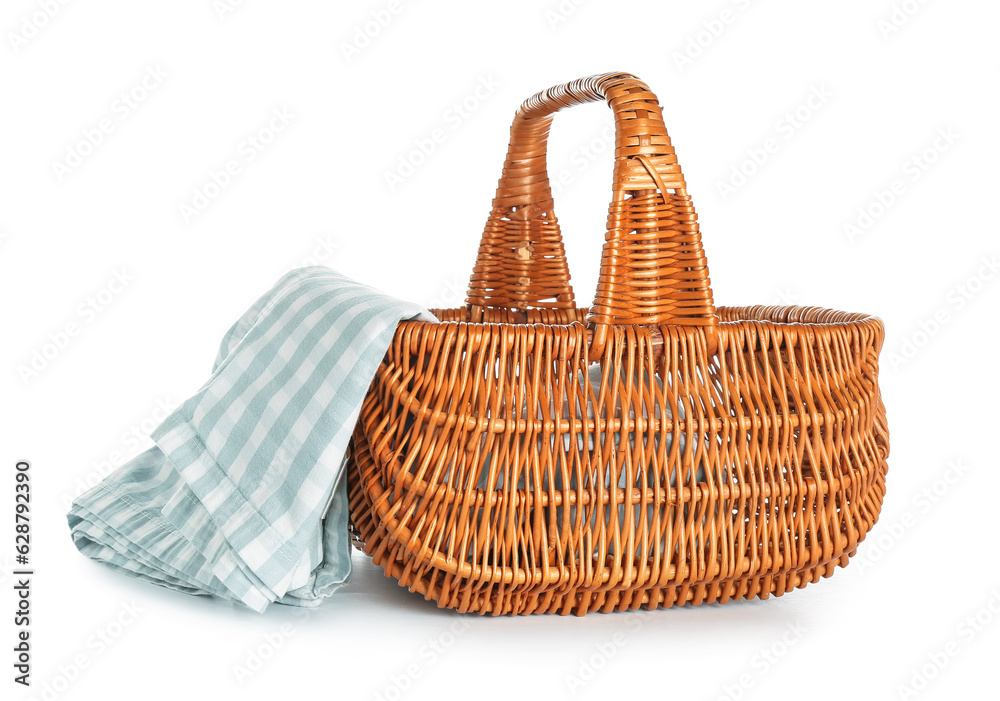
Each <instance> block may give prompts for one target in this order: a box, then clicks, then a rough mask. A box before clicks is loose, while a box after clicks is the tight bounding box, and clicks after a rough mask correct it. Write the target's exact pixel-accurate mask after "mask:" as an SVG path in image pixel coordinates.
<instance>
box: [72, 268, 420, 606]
mask: <svg viewBox="0 0 1000 701" xmlns="http://www.w3.org/2000/svg"><path fill="white" fill-rule="evenodd" d="M410 318H420V319H424V320H428V321H433V320H434V317H433V316H431V314H430V313H429V312H427V311H426V310H424V309H422V308H420V307H418V306H417V305H414V304H410V303H408V302H403V301H400V300H398V299H394V298H392V297H389V296H387V295H385V294H383V293H381V292H379V291H378V290H375V289H373V288H370V287H367V286H364V285H360V284H358V283H356V282H354V281H352V280H350V279H348V278H346V277H344V276H342V275H340V274H338V273H336V272H334V271H332V270H330V269H329V268H324V267H310V268H302V269H299V270H295V271H292V272H291V273H288V274H287V275H285V276H284V277H283V278H282V279H281V280H279V281H278V283H277V284H276V285H275V286H274V288H273V289H272V290H271V291H270V292H268V293H267V294H266V295H264V296H263V297H261V298H260V299H259V300H258V301H257V302H256V303H255V304H254V305H253V306H252V307H251V308H250V309H249V310H248V311H247V312H246V314H244V315H243V317H242V318H240V320H239V321H237V322H236V323H235V324H234V325H233V327H232V328H231V329H230V330H229V332H228V333H227V334H226V336H225V338H224V339H223V341H222V346H221V348H220V349H219V355H218V358H217V359H216V361H215V367H214V368H213V371H212V376H211V378H209V380H208V382H206V383H205V384H204V385H203V386H202V387H201V389H200V390H198V392H197V393H196V394H195V395H194V396H193V397H191V398H190V399H188V400H187V401H186V402H184V403H183V404H182V405H181V406H180V407H179V408H178V409H177V410H176V411H175V412H174V413H173V414H171V415H170V416H169V417H167V419H166V420H165V421H164V422H163V423H162V424H161V425H160V426H159V427H158V428H157V429H156V430H155V431H154V432H153V434H152V437H153V440H154V442H155V443H156V445H155V447H153V448H150V449H149V450H147V451H145V452H144V453H142V454H141V455H139V456H137V457H136V458H134V459H133V460H131V461H130V462H128V463H126V464H125V465H123V466H122V467H120V468H119V469H118V470H116V471H115V472H113V473H112V474H111V475H109V476H108V477H107V478H106V479H105V480H104V481H103V482H102V483H101V484H99V485H97V486H96V487H95V488H94V489H92V490H90V491H89V492H87V493H86V494H84V495H82V496H80V497H79V498H78V499H77V500H76V501H75V502H74V503H73V505H72V508H71V509H70V512H69V514H68V519H69V525H70V530H71V532H72V536H73V541H74V543H75V544H76V546H77V548H79V550H80V552H82V553H83V554H84V555H86V556H88V557H90V558H93V559H95V560H98V561H101V562H104V563H106V564H108V565H109V566H111V567H112V568H115V569H117V570H119V571H121V572H124V573H126V574H129V575H132V576H134V577H137V578H139V579H143V580H147V581H150V582H154V583H156V584H159V585H162V586H165V587H169V588H171V589H177V590H179V591H183V592H187V593H190V594H201V595H214V596H218V597H222V598H225V599H229V600H232V601H236V602H241V603H243V604H245V605H246V606H249V607H250V608H252V609H254V610H255V611H261V612H262V611H264V610H265V609H266V608H267V606H268V605H269V604H270V603H271V602H274V601H277V602H279V603H283V604H292V605H296V606H315V605H317V604H319V603H320V602H321V601H322V600H323V599H324V598H325V597H327V596H329V595H330V594H331V593H332V592H333V591H334V590H335V589H336V588H337V587H339V586H340V585H341V584H343V583H344V582H345V581H346V580H347V577H348V576H349V574H350V571H351V551H350V542H349V539H348V529H347V518H348V513H347V486H346V479H344V477H343V472H344V465H345V454H346V449H347V444H348V441H349V440H350V437H351V432H352V430H353V428H354V424H355V422H356V421H357V418H358V413H359V411H360V409H361V403H362V400H363V399H364V396H365V393H366V391H367V389H368V385H369V384H370V383H371V380H372V377H374V375H375V370H376V369H377V368H378V365H379V363H380V362H381V360H382V357H383V356H384V355H385V352H386V350H387V349H388V347H389V344H390V342H391V341H392V337H393V334H394V333H395V330H396V326H397V324H398V323H399V321H400V320H402V319H410Z"/></svg>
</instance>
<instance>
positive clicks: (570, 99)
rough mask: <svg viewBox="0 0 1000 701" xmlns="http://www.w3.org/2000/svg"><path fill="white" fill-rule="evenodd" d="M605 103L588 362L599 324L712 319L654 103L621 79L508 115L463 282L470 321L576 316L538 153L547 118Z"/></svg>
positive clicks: (578, 88) (569, 87) (539, 100)
mask: <svg viewBox="0 0 1000 701" xmlns="http://www.w3.org/2000/svg"><path fill="white" fill-rule="evenodd" d="M598 100H606V101H607V103H608V105H609V106H610V107H611V109H612V110H613V111H614V117H615V163H614V172H613V180H612V199H611V204H610V207H609V209H608V223H607V234H606V239H605V243H604V248H603V253H602V258H601V270H600V276H599V278H598V283H597V292H596V295H595V298H594V304H593V306H592V307H591V308H590V311H589V314H588V316H587V321H588V325H589V326H590V327H591V328H592V330H593V333H592V341H591V349H590V350H591V352H590V356H591V358H592V359H595V358H596V357H599V355H600V353H601V352H602V351H603V348H604V345H605V343H606V341H607V338H608V326H609V325H618V324H630V325H651V324H671V325H681V326H695V327H703V328H704V330H705V331H706V334H707V335H708V336H710V337H711V340H710V344H709V345H710V346H712V345H714V343H712V341H713V340H714V338H715V333H714V332H715V329H716V327H717V325H718V317H717V316H716V314H715V306H714V303H713V300H712V289H711V282H710V280H709V276H708V263H707V261H706V259H705V254H704V251H703V249H702V244H701V233H700V232H699V230H698V221H697V215H696V214H695V211H694V207H693V205H692V204H691V198H690V196H689V195H688V194H687V190H686V185H685V183H684V176H683V174H682V173H681V169H680V166H679V165H678V164H677V157H676V155H675V154H674V148H673V146H672V144H671V143H670V137H669V136H668V135H667V130H666V127H665V126H664V124H663V116H662V113H661V111H660V106H659V102H658V101H657V99H656V96H655V95H654V94H653V93H652V92H651V91H650V90H649V88H648V87H647V86H646V84H645V83H643V82H642V81H640V80H639V79H637V78H636V77H635V76H633V75H630V74H628V73H605V74H603V75H595V76H590V77H588V78H580V79H579V80H575V81H573V82H571V83H564V84H562V85H557V86H555V87H553V88H550V89H548V90H546V91H544V92H540V93H537V94H535V95H533V96H532V97H530V98H528V99H527V100H525V102H524V103H523V104H522V105H521V107H520V109H518V111H517V114H516V115H515V116H514V122H513V124H512V125H511V129H510V146H509V148H508V150H507V160H506V162H505V163H504V168H503V175H502V176H501V178H500V182H499V185H498V186H497V192H496V197H495V198H494V199H493V209H492V211H491V212H490V216H489V219H488V220H487V222H486V227H485V229H484V231H483V237H482V241H481V243H480V246H479V255H478V258H477V260H476V265H475V267H474V268H473V272H472V277H471V278H470V280H469V292H468V297H467V299H466V302H467V304H468V308H469V312H470V318H471V319H472V320H473V321H481V320H483V319H484V318H485V317H488V316H489V315H488V314H487V313H486V310H487V309H498V310H521V311H524V310H527V309H547V310H552V311H551V312H550V314H551V318H552V319H553V320H565V319H566V318H568V312H566V311H564V312H561V313H560V312H559V310H572V309H574V308H575V300H574V296H573V289H572V287H571V285H570V278H569V269H568V267H567V264H566V255H565V251H564V249H563V242H562V235H561V233H560V231H559V224H558V221H557V220H556V217H555V214H554V212H553V201H552V190H551V188H550V187H549V180H548V173H547V168H546V145H547V140H548V135H549V128H550V127H551V125H552V119H553V115H554V114H555V112H557V111H559V110H560V109H562V108H563V107H568V106H572V105H579V104H584V103H587V102H595V101H598Z"/></svg>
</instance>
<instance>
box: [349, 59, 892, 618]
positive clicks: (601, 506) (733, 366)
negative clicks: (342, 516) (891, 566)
mask: <svg viewBox="0 0 1000 701" xmlns="http://www.w3.org/2000/svg"><path fill="white" fill-rule="evenodd" d="M600 98H606V99H607V100H608V103H609V104H610V105H611V106H612V108H613V109H614V110H615V115H616V123H617V126H618V131H619V133H618V139H617V142H618V149H619V150H618V158H617V159H616V166H615V187H614V192H615V195H614V201H613V202H612V205H611V214H610V215H609V225H608V239H607V242H606V244H605V247H604V254H603V263H602V276H601V279H602V282H601V287H600V289H599V290H598V294H597V303H596V304H595V306H594V308H592V309H587V308H581V307H576V306H574V302H573V293H572V290H571V288H570V286H569V276H568V272H567V271H566V265H565V257H564V256H563V248H562V241H561V239H560V236H559V230H558V225H557V224H556V222H555V217H554V215H553V214H552V202H551V194H550V193H548V185H547V181H546V180H545V172H544V157H545V152H544V143H545V137H546V135H547V133H548V128H549V124H550V122H551V113H552V112H553V111H554V110H555V109H558V108H560V107H562V106H565V105H569V104H576V103H579V102H584V101H589V100H594V99H600ZM659 114H660V113H659V108H658V107H657V106H656V101H655V97H653V96H652V94H651V93H649V91H648V89H646V88H645V86H644V85H642V84H641V83H639V81H637V80H636V79H634V78H632V77H631V76H627V75H625V74H609V75H606V76H598V77H595V78H589V79H585V80H582V81H577V82H575V83H571V84H568V85H566V86H562V87H560V88H555V89H553V90H550V91H547V92H545V93H540V94H539V95H536V96H535V97H533V98H531V99H529V100H528V101H527V102H525V104H524V105H523V106H522V107H521V110H520V111H519V112H518V115H517V117H516V118H515V121H514V126H513V128H512V130H511V133H512V138H511V148H510V154H509V155H508V161H507V165H506V166H505V169H504V175H503V178H502V179H501V181H500V186H499V188H498V192H497V197H496V199H495V200H494V206H493V211H492V213H491V215H490V218H489V222H488V223H487V226H486V231H485V233H484V235H483V242H482V246H481V247H480V253H479V260H478V262H477V264H476V268H475V272H474V273H473V277H472V280H471V282H470V292H469V300H468V301H469V306H468V307H467V308H463V309H451V310H435V313H436V314H437V315H438V317H439V319H441V323H437V324H434V323H424V322H405V323H403V324H401V325H400V328H399V330H398V331H397V333H396V337H395V339H394V342H393V345H392V347H391V348H390V350H389V352H388V354H387V355H386V358H385V360H384V361H383V363H382V365H381V367H380V368H379V370H378V373H377V375H376V378H375V381H374V382H373V384H372V388H371V390H370V392H369V394H368V397H367V399H366V401H365V404H364V406H363V408H362V411H361V417H360V420H359V422H358V425H357V428H356V429H355V435H354V443H353V448H352V464H351V467H350V470H349V473H348V474H349V490H350V500H351V513H352V524H353V528H354V533H355V536H356V538H357V540H358V542H359V544H361V545H362V546H363V547H364V549H365V551H366V552H368V553H369V554H371V555H372V557H373V559H374V560H375V562H376V563H378V564H379V565H381V566H382V567H383V568H385V570H386V573H387V574H388V575H391V576H393V577H395V578H396V579H398V580H399V582H400V584H402V585H403V586H407V587H409V588H411V589H412V590H414V591H417V592H420V593H422V594H424V595H425V596H426V597H428V598H430V599H433V600H435V601H437V602H438V604H439V605H440V606H443V607H450V608H455V609H458V610H459V611H474V612H478V613H491V614H504V613H515V614H525V613H543V612H558V613H564V614H566V613H576V614H583V613H586V612H588V611H612V610H626V609H635V608H638V607H640V606H645V607H648V608H657V607H669V606H673V605H676V604H682V603H687V602H690V603H695V604H698V603H703V602H714V601H723V602H724V601H729V600H732V599H746V598H753V597H761V598H767V597H768V596H770V595H775V596H777V595H781V594H783V593H785V592H787V591H790V590H792V589H794V588H796V587H802V586H804V585H805V584H806V583H808V582H815V581H817V580H818V579H819V578H820V577H823V576H829V575H830V574H832V572H833V570H834V568H835V567H836V566H838V565H845V564H846V563H847V561H848V558H849V557H850V556H851V555H852V554H853V553H854V551H855V549H856V547H857V545H858V543H859V542H860V541H861V540H862V539H863V538H864V536H865V534H866V533H867V532H868V531H869V529H870V528H871V527H872V525H873V524H874V523H875V521H876V519H877V516H878V512H879V509H880V507H881V503H882V498H883V495H884V489H885V484H884V479H885V472H886V457H887V455H888V452H889V449H888V432H887V428H886V423H885V410H884V407H883V405H882V402H881V398H880V394H879V390H878V382H877V375H878V354H879V351H880V348H881V345H882V339H883V329H882V323H881V321H880V320H878V319H877V318H874V317H870V316H866V315H862V314H849V313H845V312H835V311H829V310H822V309H817V308H805V307H744V308H726V307H720V308H719V309H718V310H716V309H715V308H714V306H713V303H712V298H711V290H710V288H709V284H708V275H707V266H706V264H705V260H704V256H703V254H702V252H701V244H700V235H699V233H698V230H697V224H696V223H695V220H694V213H693V209H691V207H690V202H689V200H688V198H687V195H686V194H685V193H684V191H683V180H682V178H681V175H680V170H679V169H678V168H677V167H676V163H675V161H674V158H673V152H672V149H671V147H670V144H669V139H668V138H667V136H666V131H665V130H662V131H661V129H662V120H661V119H660V117H659ZM639 156H641V157H642V158H641V160H640V159H639V158H638V157H639ZM636 163H638V164H639V165H635V164H636ZM657 181H659V182H657ZM671 188H673V192H668V190H669V189H671ZM519 252H520V253H519ZM519 256H520V257H519ZM593 363H597V364H599V367H600V370H601V380H600V382H599V384H598V385H597V386H595V385H594V384H593V383H592V382H590V381H588V380H587V372H588V370H589V369H590V368H591V366H592V364H593ZM682 437H683V439H684V440H681V438H682Z"/></svg>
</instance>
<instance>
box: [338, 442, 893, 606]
mask: <svg viewBox="0 0 1000 701" xmlns="http://www.w3.org/2000/svg"><path fill="white" fill-rule="evenodd" d="M355 447H356V448H357V447H360V448H361V450H360V454H355V455H353V456H352V460H351V463H352V464H351V469H350V471H349V473H348V488H349V492H350V508H351V528H352V535H353V539H354V544H355V546H356V547H357V548H358V549H360V550H362V551H363V552H365V553H366V554H368V555H369V556H371V558H372V560H373V562H374V563H375V564H376V565H378V566H379V567H381V568H382V569H383V571H384V572H385V575H386V576H387V577H391V578H393V579H395V580H396V581H397V582H398V584H399V585H400V586H402V587H406V588H407V589H409V590H410V591H411V592H413V593H416V594H421V595H422V596H423V597H424V598H425V599H427V600H429V601H434V602H436V603H437V605H438V607H439V608H447V609H454V610H456V611H458V612H459V613H478V614H480V615H486V614H489V615H494V616H499V615H526V614H533V613H555V614H561V615H577V616H582V615H584V614H586V613H591V612H600V613H611V612H613V611H634V610H637V609H647V610H652V609H658V608H670V607H672V606H680V605H684V604H691V605H698V604H711V603H727V602H729V601H739V600H749V599H762V600H763V599H768V598H770V597H772V596H773V597H778V596H781V595H783V594H785V593H787V592H790V591H792V590H793V589H801V588H803V587H805V586H806V585H807V584H811V583H815V582H818V581H819V580H820V579H822V578H824V577H829V576H831V575H832V574H833V572H834V570H836V568H837V567H844V566H846V565H847V563H848V561H849V560H850V558H851V557H853V556H854V554H855V553H856V552H857V547H855V548H854V549H852V550H851V551H850V552H844V553H840V554H839V555H837V556H835V557H833V558H831V559H830V560H829V561H827V562H824V563H819V564H815V565H813V566H811V567H807V568H804V569H801V570H793V571H784V572H772V573H764V574H755V575H752V576H744V577H737V578H732V579H726V580H721V581H714V582H701V583H698V582H692V583H687V584H683V585H675V586H661V587H656V586H653V587H646V588H635V589H625V590H623V589H602V590H580V589H573V590H572V591H560V590H559V589H558V588H553V587H546V588H544V589H540V590H539V591H537V592H532V591H530V590H527V591H526V590H525V589H524V588H523V587H518V588H515V587H513V586H509V585H507V586H505V585H503V584H499V583H493V582H482V581H471V580H466V579H463V578H462V577H460V576H458V575H455V574H453V573H450V572H445V571H442V570H439V569H436V568H434V567H430V566H428V565H426V564H420V563H419V562H417V561H416V559H415V558H412V557H409V556H407V555H406V553H405V552H404V550H403V546H402V544H401V543H399V542H396V541H394V540H392V539H391V538H390V537H389V535H388V534H387V533H386V530H385V527H384V526H382V525H381V524H379V523H377V522H376V521H375V519H373V517H372V504H371V503H370V502H369V501H368V500H367V498H366V492H365V490H364V489H363V488H362V487H361V484H360V482H361V479H360V473H361V472H363V469H362V468H361V467H360V465H362V464H369V465H370V464H371V462H372V461H373V458H372V456H371V453H370V452H368V445H367V441H364V440H363V438H362V439H361V440H356V441H355ZM876 492H878V490H876ZM870 496H871V497H873V498H876V499H877V500H878V502H879V504H881V494H880V493H876V494H872V495H870ZM872 525H874V524H872ZM863 539H864V534H862V537H861V540H863ZM859 542H860V541H859Z"/></svg>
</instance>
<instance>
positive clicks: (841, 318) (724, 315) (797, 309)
mask: <svg viewBox="0 0 1000 701" xmlns="http://www.w3.org/2000/svg"><path fill="white" fill-rule="evenodd" d="M589 310H590V308H589V307H584V306H578V307H576V309H575V311H576V313H577V314H578V315H579V317H580V318H579V319H576V320H573V321H569V322H565V323H560V322H553V321H547V320H539V321H529V320H528V319H525V320H523V321H468V320H463V319H445V320H441V319H438V320H437V321H423V320H416V319H413V320H405V321H401V322H400V325H404V324H405V325H408V326H410V325H417V326H422V325H430V326H437V325H443V324H453V325H458V324H465V325H466V326H468V327H470V328H485V327H488V326H511V327H524V326H537V325H542V326H558V327H571V326H586V315H587V313H588V312H589ZM429 311H430V312H431V313H432V314H434V315H435V316H440V314H439V312H451V313H455V312H458V313H460V314H462V313H468V309H467V307H439V308H432V309H429ZM541 311H543V310H530V312H528V313H531V312H535V313H536V314H537V313H541ZM544 311H548V310H544ZM716 314H717V316H718V318H719V323H718V327H717V328H719V329H720V330H722V329H723V328H733V327H736V326H739V325H740V324H744V323H746V322H763V323H768V324H773V325H775V326H781V327H821V328H822V327H837V326H841V327H843V326H859V325H868V324H875V325H877V326H880V327H881V326H883V325H884V324H883V322H882V319H881V318H880V317H878V316H876V315H874V314H869V313H866V312H846V311H840V310H837V309H831V308H828V307H816V306H804V305H760V304H759V305H749V306H727V305H719V306H717V307H716ZM525 316H527V313H526V314H525ZM633 326H634V327H641V328H656V327H661V326H674V325H672V324H636V325H633ZM678 328H683V329H687V330H690V331H692V332H695V331H697V330H698V329H700V328H702V327H698V326H678Z"/></svg>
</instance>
